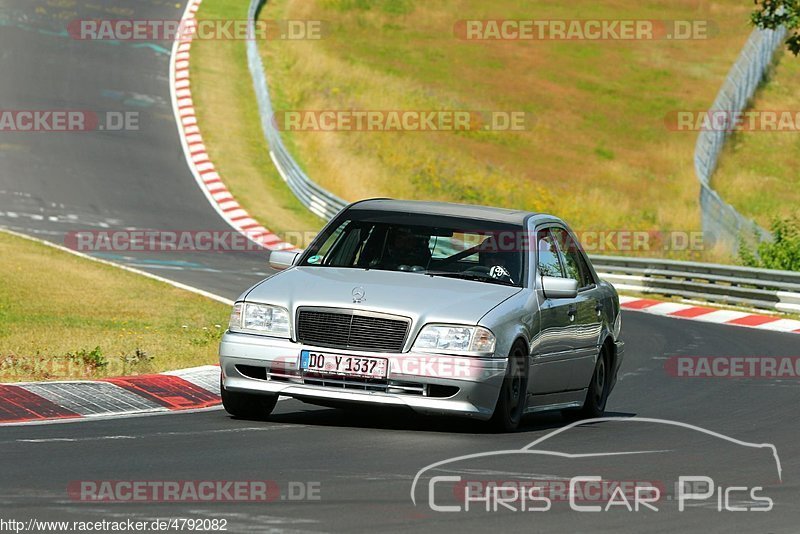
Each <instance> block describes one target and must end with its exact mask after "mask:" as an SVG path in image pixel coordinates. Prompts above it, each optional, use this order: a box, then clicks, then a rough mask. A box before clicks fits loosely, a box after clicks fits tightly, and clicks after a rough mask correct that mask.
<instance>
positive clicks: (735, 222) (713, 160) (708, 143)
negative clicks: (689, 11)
mask: <svg viewBox="0 0 800 534" xmlns="http://www.w3.org/2000/svg"><path fill="white" fill-rule="evenodd" d="M785 36H786V28H783V27H781V28H780V29H777V30H760V29H755V30H753V32H752V33H751V34H750V37H749V38H748V40H747V43H746V44H745V46H744V48H743V49H742V52H741V53H740V54H739V58H738V59H737V60H736V63H734V65H733V67H732V68H731V70H730V72H729V73H728V77H727V78H726V79H725V83H724V84H723V85H722V88H721V89H720V91H719V93H718V94H717V98H716V99H715V100H714V103H713V104H712V105H711V108H710V109H709V116H711V114H713V113H715V112H724V113H727V114H732V113H736V112H739V111H742V110H744V109H745V107H746V106H747V104H748V102H749V101H750V99H751V98H752V97H753V95H754V94H755V92H756V90H757V89H758V85H759V84H760V83H761V80H762V79H763V78H764V74H765V73H766V71H767V69H768V68H769V65H770V63H771V61H772V57H773V55H774V54H775V50H776V49H777V48H778V47H779V46H781V45H782V44H783V39H784V37H785ZM728 134H729V132H727V131H725V130H724V129H704V130H702V131H701V132H700V135H698V137H697V144H696V145H695V151H694V167H695V172H696V174H697V178H698V180H700V211H701V214H702V221H703V231H704V232H705V233H706V234H707V235H710V236H713V238H714V239H715V240H716V241H719V242H723V243H725V244H726V245H727V246H728V248H729V250H731V251H734V252H735V251H736V250H737V248H738V243H739V238H740V236H745V237H747V238H750V237H752V236H754V235H760V236H762V237H763V238H764V239H769V238H770V233H769V232H768V231H766V230H764V229H763V228H761V227H760V226H758V225H757V224H756V223H755V222H754V221H752V220H750V219H748V218H747V217H744V216H743V215H742V214H740V213H739V212H738V211H736V209H735V208H734V207H733V206H731V205H730V204H728V203H726V202H725V201H724V200H722V198H720V196H719V194H718V193H717V192H716V191H714V189H713V188H712V187H711V176H712V175H713V174H714V170H715V169H716V168H717V161H718V160H719V155H720V153H721V152H722V147H723V146H724V145H725V141H726V140H727V138H728Z"/></svg>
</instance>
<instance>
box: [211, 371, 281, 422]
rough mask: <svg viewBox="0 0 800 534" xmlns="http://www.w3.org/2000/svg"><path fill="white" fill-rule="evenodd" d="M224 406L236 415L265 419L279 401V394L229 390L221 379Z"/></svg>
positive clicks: (242, 417) (220, 387)
mask: <svg viewBox="0 0 800 534" xmlns="http://www.w3.org/2000/svg"><path fill="white" fill-rule="evenodd" d="M219 389H220V394H221V396H222V407H223V408H225V411H226V412H228V413H229V414H231V415H232V416H234V417H239V418H241V419H255V420H264V419H266V418H268V417H269V415H270V414H271V413H272V410H274V409H275V405H276V404H277V403H278V396H277V395H253V394H251V393H236V392H233V391H228V390H226V389H225V387H224V386H223V385H222V381H221V380H220V386H219Z"/></svg>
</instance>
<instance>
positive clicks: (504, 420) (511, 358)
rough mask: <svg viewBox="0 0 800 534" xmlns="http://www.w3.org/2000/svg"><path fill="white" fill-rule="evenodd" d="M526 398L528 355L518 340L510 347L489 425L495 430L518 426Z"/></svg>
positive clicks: (506, 429)
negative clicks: (504, 374) (501, 383)
mask: <svg viewBox="0 0 800 534" xmlns="http://www.w3.org/2000/svg"><path fill="white" fill-rule="evenodd" d="M527 398H528V355H527V352H526V350H525V345H524V344H523V343H522V342H521V341H518V342H516V343H514V346H513V347H511V352H510V354H509V355H508V367H507V368H506V376H505V378H504V379H503V385H502V387H501V388H500V395H499V396H498V398H497V404H496V405H495V408H494V414H493V415H492V419H491V420H490V425H491V426H492V428H493V429H494V430H495V431H497V432H513V431H515V430H516V429H517V428H519V424H520V422H521V421H522V415H523V413H524V412H525V403H526V401H527Z"/></svg>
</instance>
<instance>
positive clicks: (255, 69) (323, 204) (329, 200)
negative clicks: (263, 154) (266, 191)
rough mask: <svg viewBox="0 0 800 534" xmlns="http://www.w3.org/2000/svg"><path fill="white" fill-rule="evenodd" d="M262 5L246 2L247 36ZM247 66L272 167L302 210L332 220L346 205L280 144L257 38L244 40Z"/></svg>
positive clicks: (259, 0) (256, 0)
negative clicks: (307, 173)
mask: <svg viewBox="0 0 800 534" xmlns="http://www.w3.org/2000/svg"><path fill="white" fill-rule="evenodd" d="M265 3H266V0H251V1H250V8H249V10H248V15H247V19H248V21H249V25H250V28H249V31H250V32H252V33H251V35H256V32H255V20H256V17H257V15H258V12H259V10H260V9H261V6H262V5H263V4H265ZM247 66H248V67H249V69H250V76H251V77H252V78H253V88H254V89H255V92H256V101H257V102H258V112H259V115H260V117H261V129H262V130H263V131H264V137H265V138H266V140H267V144H268V145H269V156H270V158H272V162H273V163H274V164H275V168H276V169H278V173H280V175H281V178H283V180H284V181H285V182H286V185H288V186H289V189H291V190H292V192H293V193H294V194H295V196H296V197H297V198H298V199H299V200H300V202H301V203H302V204H303V205H304V206H305V207H307V208H308V209H309V210H311V212H312V213H314V214H316V215H318V216H319V217H321V218H323V219H325V220H326V221H327V220H328V219H331V218H333V216H334V215H336V214H337V213H338V212H339V211H340V210H341V209H342V208H344V207H345V206H346V205H347V202H345V201H344V200H342V199H341V198H339V197H337V196H336V195H334V194H333V193H330V192H328V191H326V190H325V189H323V188H322V187H321V186H320V185H318V184H317V183H315V182H314V181H313V180H311V178H309V177H308V176H307V175H306V173H305V172H303V169H301V168H300V165H298V164H297V162H296V161H295V159H294V158H293V157H292V155H291V154H290V153H289V151H288V150H287V149H286V146H285V145H284V144H283V141H282V140H281V135H280V131H278V128H277V126H276V125H275V120H274V117H275V113H274V111H273V108H272V100H271V99H270V96H269V87H268V85H267V76H266V74H265V71H264V63H263V62H262V61H261V55H260V54H259V52H258V40H257V39H248V41H247Z"/></svg>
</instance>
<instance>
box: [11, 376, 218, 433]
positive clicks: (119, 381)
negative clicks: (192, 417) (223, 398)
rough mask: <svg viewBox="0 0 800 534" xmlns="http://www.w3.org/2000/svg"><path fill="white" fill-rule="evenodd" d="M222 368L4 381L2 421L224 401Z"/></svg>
mask: <svg viewBox="0 0 800 534" xmlns="http://www.w3.org/2000/svg"><path fill="white" fill-rule="evenodd" d="M219 373H220V370H219V367H217V366H216V365H205V366H202V367H193V368H190V369H182V370H180V371H170V372H168V373H161V374H153V375H141V376H127V377H122V378H108V379H104V380H91V381H90V380H82V381H59V382H31V383H19V384H0V424H5V425H7V424H19V423H36V422H43V421H52V420H75V419H89V418H103V417H108V416H120V415H134V414H148V413H158V412H172V411H178V410H196V409H201V408H210V407H213V406H217V405H219V404H220V398H219Z"/></svg>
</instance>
